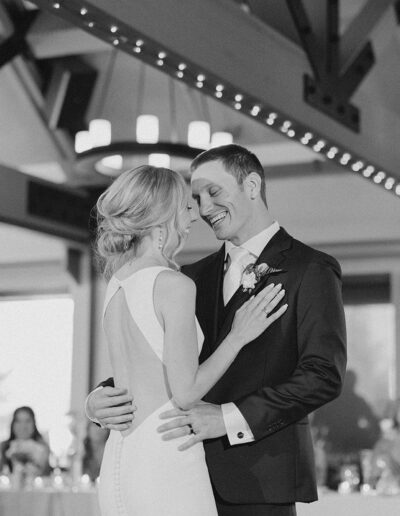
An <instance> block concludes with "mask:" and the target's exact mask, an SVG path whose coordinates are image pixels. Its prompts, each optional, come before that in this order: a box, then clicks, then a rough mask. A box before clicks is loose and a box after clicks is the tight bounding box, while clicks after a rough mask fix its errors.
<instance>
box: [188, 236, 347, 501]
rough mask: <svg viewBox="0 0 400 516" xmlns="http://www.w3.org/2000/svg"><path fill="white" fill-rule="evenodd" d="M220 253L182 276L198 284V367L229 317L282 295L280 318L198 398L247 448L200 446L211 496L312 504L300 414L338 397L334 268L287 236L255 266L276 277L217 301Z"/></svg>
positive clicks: (309, 458)
mask: <svg viewBox="0 0 400 516" xmlns="http://www.w3.org/2000/svg"><path fill="white" fill-rule="evenodd" d="M224 258H225V253H224V247H222V248H221V250H220V251H218V252H217V253H215V254H212V255H210V256H207V257H206V258H204V259H203V260H200V261H199V262H197V263H194V264H192V265H188V266H186V267H184V268H183V272H184V273H185V274H187V275H188V276H190V277H191V278H192V279H193V280H194V281H195V283H196V285H197V306H196V313H197V317H198V320H199V322H200V325H201V327H202V329H203V332H204V335H205V342H204V345H203V351H202V354H201V357H200V360H201V361H202V360H205V359H206V358H207V357H208V356H209V355H210V354H211V353H212V352H213V351H214V350H215V349H216V347H217V346H218V345H219V343H220V342H221V341H222V340H223V339H224V337H225V336H226V335H227V334H228V332H229V330H230V327H231V323H232V320H233V317H234V315H235V311H236V310H237V309H238V308H239V307H240V306H241V305H242V304H243V303H244V301H245V300H247V299H248V298H249V296H250V295H252V294H254V293H256V292H258V291H259V290H260V289H261V288H263V287H265V286H266V285H268V284H269V283H275V284H277V283H278V282H281V283H282V284H283V287H284V288H285V289H286V299H285V302H287V303H288V305H289V306H288V309H287V311H286V313H285V314H284V315H283V316H282V317H281V318H280V319H279V320H278V321H276V322H274V323H273V324H272V325H271V326H270V327H269V328H268V329H267V330H266V331H265V332H264V333H263V334H262V335H261V336H260V337H258V338H257V339H256V340H255V341H253V342H252V343H250V344H249V345H247V346H245V347H244V348H243V349H242V350H241V352H240V353H239V355H238V356H237V358H236V360H235V361H234V362H233V364H232V365H231V366H230V368H229V369H228V371H227V372H226V373H225V374H224V376H223V377H222V378H221V379H220V380H219V382H218V383H217V384H216V385H215V386H214V387H213V388H212V389H211V391H210V392H209V393H208V394H207V396H206V397H205V398H204V399H205V401H208V402H210V403H216V404H222V403H226V402H231V401H233V402H235V403H236V405H237V407H238V408H239V409H240V411H241V413H242V414H243V416H244V417H245V419H246V421H247V422H248V424H249V426H250V428H251V430H252V432H253V434H254V437H255V441H254V442H252V443H248V444H242V445H235V446H230V444H229V441H228V439H227V437H226V436H225V437H221V438H219V439H212V440H209V441H206V442H205V450H206V457H207V464H208V468H209V471H210V475H211V479H212V482H213V484H214V486H215V489H216V490H217V492H218V494H219V495H220V496H221V497H222V498H223V499H224V500H226V501H229V502H233V503H290V502H295V501H302V502H310V501H313V500H316V499H317V493H316V485H315V474H314V457H313V447H312V442H311V433H310V427H309V423H308V418H307V414H309V413H310V412H312V411H314V410H315V409H317V408H318V407H320V406H321V405H323V404H324V403H327V402H328V401H330V400H332V399H334V398H335V397H337V396H338V395H339V393H340V390H341V385H342V380H343V375H344V371H345V364H346V335H345V322H344V312H343V304H342V297H341V271H340V266H339V264H338V263H337V261H336V260H335V259H334V258H332V257H330V256H328V255H326V254H324V253H321V252H319V251H316V250H314V249H312V248H310V247H308V246H306V245H304V244H302V243H301V242H299V241H297V240H295V239H293V238H292V237H291V236H289V235H288V234H287V233H286V231H285V230H284V229H280V230H279V232H278V233H277V234H276V235H275V236H274V237H273V238H272V239H271V241H270V242H269V243H268V245H267V246H266V248H265V249H264V250H263V252H262V253H261V255H260V257H259V259H258V261H257V263H267V264H268V265H270V266H273V267H275V268H279V269H282V272H280V273H275V274H271V275H267V276H265V277H264V278H262V279H261V280H260V282H259V284H258V285H257V286H256V288H255V290H254V291H253V292H250V293H244V292H243V290H242V288H241V287H240V288H239V289H238V290H237V292H236V293H235V294H234V296H233V297H232V299H231V300H230V301H229V303H228V305H227V306H226V307H224V305H223V300H222V282H223V266H224Z"/></svg>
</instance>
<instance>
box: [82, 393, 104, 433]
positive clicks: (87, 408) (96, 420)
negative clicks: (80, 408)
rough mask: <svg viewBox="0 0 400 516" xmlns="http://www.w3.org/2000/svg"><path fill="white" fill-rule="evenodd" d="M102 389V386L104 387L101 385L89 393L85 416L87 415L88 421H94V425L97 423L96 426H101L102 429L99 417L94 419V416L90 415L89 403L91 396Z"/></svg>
mask: <svg viewBox="0 0 400 516" xmlns="http://www.w3.org/2000/svg"><path fill="white" fill-rule="evenodd" d="M102 388H103V386H102V385H100V386H99V387H96V388H95V389H93V390H92V391H90V392H89V394H88V396H87V398H86V400H85V414H86V417H87V418H88V419H90V421H93V423H96V425H99V426H101V427H102V426H103V425H102V424H101V423H100V421H99V420H98V419H97V417H93V416H92V415H91V414H90V411H89V405H88V403H89V398H90V396H91V395H92V394H93V393H94V392H96V391H98V390H99V389H102Z"/></svg>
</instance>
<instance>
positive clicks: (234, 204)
mask: <svg viewBox="0 0 400 516" xmlns="http://www.w3.org/2000/svg"><path fill="white" fill-rule="evenodd" d="M191 185H192V196H193V199H194V200H195V201H196V202H197V204H198V206H199V212H200V215H201V217H202V219H203V220H205V222H206V223H207V224H208V225H209V226H210V227H211V228H212V229H213V231H214V233H215V236H216V237H217V238H218V239H219V240H230V241H231V242H232V243H233V244H235V245H240V244H241V243H243V242H245V241H246V240H247V239H248V238H249V234H251V232H252V229H251V225H252V223H251V209H252V201H251V199H250V197H249V193H248V191H247V190H246V187H245V186H244V185H239V184H238V182H237V180H236V178H235V177H234V176H233V175H232V174H229V172H227V171H226V170H225V167H224V165H223V164H222V163H221V162H220V161H209V162H207V163H204V164H203V165H200V166H199V167H198V168H197V169H196V170H195V171H194V172H193V175H192V178H191Z"/></svg>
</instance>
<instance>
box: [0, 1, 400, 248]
mask: <svg viewBox="0 0 400 516" xmlns="http://www.w3.org/2000/svg"><path fill="white" fill-rule="evenodd" d="M46 1H47V0H40V1H39V0H38V4H45V3H46ZM65 1H66V0H64V2H65ZM68 2H70V3H71V4H72V3H76V2H77V0H68ZM89 3H90V4H93V5H98V6H99V8H100V7H101V8H102V9H107V7H108V6H111V4H112V5H113V6H117V5H119V3H120V4H121V5H122V4H123V5H125V6H127V5H128V4H127V3H121V2H118V1H117V0H88V1H86V4H89ZM302 3H303V4H304V5H305V6H306V7H307V8H309V9H311V8H312V7H313V6H315V5H317V4H318V5H320V4H322V2H315V0H302ZM189 4H190V5H189ZM284 4H286V2H283V1H278V0H247V1H246V2H243V1H238V0H218V1H217V0H185V5H187V6H188V7H187V13H186V15H187V18H184V17H183V18H182V20H181V21H180V23H179V24H177V25H176V26H175V25H174V24H173V23H172V21H174V20H175V19H180V18H179V17H178V15H177V13H178V11H179V9H181V8H182V9H183V7H181V6H182V5H183V4H182V3H181V2H180V0H163V3H162V4H160V3H159V1H158V2H157V1H156V0H130V2H129V5H132V9H133V8H134V7H135V8H136V11H135V17H136V18H137V20H138V21H137V23H138V24H139V26H140V27H141V28H142V27H143V30H144V29H146V30H148V32H149V34H150V33H151V34H152V36H153V38H154V39H155V41H157V42H158V41H160V46H161V42H163V45H164V42H167V43H168V44H169V45H170V47H168V46H167V43H165V47H164V48H171V52H175V53H176V52H178V50H179V52H182V54H183V55H185V54H186V55H190V56H193V57H192V59H193V61H194V62H197V63H202V59H203V56H207V61H203V65H204V66H205V67H209V70H210V74H211V73H213V74H217V73H218V76H219V77H222V78H225V79H226V82H227V83H228V82H231V83H235V84H236V85H238V88H239V86H240V87H242V88H243V90H242V91H246V90H248V91H252V92H253V93H254V96H256V95H258V96H259V97H260V98H262V99H263V100H265V101H266V102H267V101H268V102H269V103H270V104H271V105H272V107H274V108H276V110H277V111H278V110H281V111H282V112H285V113H287V114H288V116H292V118H293V120H297V121H299V122H301V123H302V124H303V125H304V126H307V124H309V126H310V127H313V128H314V129H319V130H320V131H321V134H322V135H326V136H327V137H328V138H331V139H332V141H334V142H338V144H341V145H342V146H343V148H346V147H347V148H349V149H351V150H352V151H354V153H358V155H360V156H366V158H368V159H371V160H375V162H376V163H377V166H381V167H386V170H388V171H390V173H391V174H393V177H395V176H396V177H397V176H398V177H399V179H400V170H399V168H398V163H400V146H398V145H397V144H396V142H398V141H399V139H400V96H399V94H398V85H399V84H400V39H399V36H400V32H399V26H398V22H397V19H396V16H395V10H394V2H390V1H389V0H341V1H340V20H339V33H340V34H341V35H342V36H344V35H346V34H347V35H348V34H349V31H350V32H352V31H353V29H354V32H357V20H358V19H360V17H362V16H364V21H363V24H364V26H365V31H364V32H365V37H364V36H363V37H364V39H363V41H364V42H365V40H367V39H368V40H371V41H372V43H373V49H374V54H375V60H376V62H375V64H374V66H373V67H372V69H371V70H370V72H369V73H368V74H367V75H366V76H365V77H364V78H363V81H362V82H361V84H360V86H359V88H358V89H357V90H356V91H355V93H354V95H353V96H352V98H351V102H352V103H354V104H355V105H356V106H358V107H360V110H361V114H362V122H363V123H362V126H361V130H360V132H359V133H358V134H355V133H353V132H352V131H349V130H348V129H346V128H345V127H344V126H342V125H341V124H338V123H337V122H336V121H333V120H332V119H331V118H329V117H327V116H326V115H324V114H321V113H320V112H318V110H316V109H314V108H312V107H310V106H307V105H306V103H305V102H304V99H303V91H302V77H303V74H304V73H310V64H309V63H308V59H307V56H306V53H305V52H304V50H303V48H302V47H301V42H300V40H299V37H298V35H297V33H296V30H295V27H294V24H293V22H292V20H291V18H290V17H289V16H288V11H287V9H285V8H284ZM383 4H385V6H386V8H385V9H383V7H382V5H383ZM391 4H392V5H391ZM129 5H128V7H129ZM310 6H311V7H310ZM377 6H378V7H377ZM379 6H380V7H379ZM138 7H141V9H139V8H138ZM373 8H375V12H374V11H373ZM156 9H158V10H159V11H160V15H159V20H163V24H160V23H159V21H158V25H157V24H155V25H152V20H153V21H154V12H155V10H156ZM174 9H176V12H175V11H174ZM376 9H378V10H376ZM168 10H171V13H169V12H168ZM368 10H369V13H370V14H369V17H366V16H365V13H366V11H368ZM192 11H193V12H192ZM202 11H207V12H209V18H207V17H206V15H204V18H201V16H202ZM378 11H379V12H378ZM371 12H372V14H371ZM183 14H184V13H183ZM26 15H28V16H29V15H33V16H34V18H32V20H31V24H30V25H29V24H27V25H28V26H27V27H26V34H22V36H21V41H19V42H18V44H17V45H16V49H17V50H18V51H17V52H16V53H15V56H14V57H12V58H11V59H9V60H8V61H7V62H6V63H5V64H4V65H3V66H2V67H0V141H1V142H2V145H1V146H0V173H1V165H6V166H7V167H9V169H11V168H12V169H15V170H16V171H23V172H25V173H27V174H30V175H33V176H37V177H40V178H44V179H46V180H48V181H51V182H55V183H65V184H68V185H70V186H73V187H81V186H84V187H86V188H88V187H89V189H90V188H91V187H94V188H95V187H98V186H100V187H102V186H103V185H104V184H105V183H104V178H102V177H100V176H99V175H98V174H89V175H82V174H80V173H79V172H78V171H77V169H76V166H75V153H74V150H73V139H72V138H71V135H70V134H69V131H68V130H66V129H65V128H64V129H62V128H59V127H58V128H57V127H54V126H52V125H51V123H50V122H49V115H50V114H51V110H50V109H49V106H50V105H52V104H51V102H50V101H49V84H50V80H51V77H52V73H53V72H54V70H55V69H56V67H57V66H64V65H65V63H66V62H67V61H66V60H68V63H71V62H78V61H79V62H81V63H84V64H85V65H87V66H89V67H91V68H93V69H94V70H95V71H96V72H97V79H96V82H95V84H94V89H93V92H92V94H91V95H90V98H89V99H88V102H87V106H85V108H86V109H85V116H84V119H85V121H86V122H88V121H89V120H90V119H91V118H93V117H98V116H103V117H106V118H109V119H110V120H111V122H112V128H113V138H114V139H115V140H129V139H133V138H134V137H135V120H136V117H137V115H138V114H139V112H148V113H150V112H151V113H154V114H157V115H158V116H159V118H160V124H161V138H162V139H170V138H171V133H175V138H176V139H178V140H179V141H184V140H185V138H186V131H187V124H188V122H189V121H190V120H193V119H195V118H196V119H198V118H205V119H207V120H208V121H209V122H210V123H211V126H212V130H213V131H217V130H228V131H230V132H232V133H233V135H234V141H235V143H238V144H242V145H244V146H246V147H248V148H250V149H252V150H254V151H255V152H256V154H257V156H259V158H260V161H261V162H262V164H263V166H264V167H265V169H266V171H267V173H268V176H269V177H270V178H272V180H271V181H270V185H269V188H270V192H272V193H271V196H270V197H271V198H272V202H271V203H270V204H271V207H272V210H273V212H274V213H275V214H276V216H277V218H278V219H279V220H280V221H282V222H283V223H284V224H285V225H287V227H290V228H293V229H294V230H295V233H296V234H298V235H299V236H300V237H302V238H304V239H305V240H306V241H308V242H318V241H322V242H328V241H340V240H345V241H351V240H352V239H354V238H356V239H359V240H363V241H366V240H368V239H369V238H373V239H375V240H379V239H398V224H397V223H396V222H394V221H395V220H396V218H397V221H398V220H399V212H398V199H397V198H395V197H393V196H392V197H389V198H388V199H387V201H386V200H385V199H386V198H387V196H388V193H387V192H386V191H385V189H382V188H381V191H377V187H376V186H381V185H375V184H374V182H373V181H368V182H366V181H365V178H363V177H359V176H360V174H354V172H352V171H351V170H349V169H348V168H347V169H346V168H343V167H340V166H339V165H338V164H337V163H334V162H333V161H332V160H329V159H326V157H324V155H323V154H321V153H318V152H315V151H313V150H312V148H310V147H307V146H305V145H302V144H300V143H299V142H298V141H295V139H290V138H288V137H287V135H286V136H285V135H284V134H282V131H280V130H279V128H277V129H278V130H276V129H275V130H273V129H270V128H269V127H268V126H267V125H266V124H265V123H260V122H259V121H257V120H256V119H255V118H254V117H251V116H248V115H245V114H243V113H242V112H240V111H237V110H235V109H233V108H232V106H231V105H227V104H225V103H223V102H220V101H218V100H215V98H213V96H209V95H208V96H206V95H204V94H203V93H202V91H201V90H200V89H198V88H196V87H189V86H188V84H187V83H185V82H182V81H177V80H172V79H171V78H170V76H169V75H168V74H166V73H163V72H162V71H161V70H160V68H157V67H154V66H149V65H148V64H143V61H140V60H139V59H136V58H135V56H132V55H128V54H127V53H125V52H121V51H119V50H116V49H115V47H113V46H112V45H110V44H108V43H106V42H105V41H103V40H102V39H99V38H97V37H94V36H93V35H92V34H90V33H88V32H87V31H84V30H82V29H81V28H79V27H77V26H75V25H74V24H72V23H71V22H70V21H68V20H66V19H64V18H61V17H59V16H56V15H54V13H52V12H49V11H48V10H47V9H43V10H39V9H38V8H37V7H36V5H35V4H32V3H30V2H25V1H22V0H0V45H1V44H2V43H4V42H7V41H8V38H10V37H12V36H13V35H15V34H19V33H20V31H21V28H23V25H24V23H22V22H23V21H24V20H25V21H26V18H25V16H26ZM317 15H318V13H315V16H317ZM373 15H374V16H375V19H374V16H373ZM194 18H196V19H195V21H194V22H193V25H190V30H186V31H184V30H182V27H185V26H186V27H189V21H193V19H194ZM171 20H172V21H171ZM372 20H373V21H374V23H373V21H372ZM197 21H198V24H197V25H196V23H197ZM195 22H196V23H195ZM147 25H148V27H149V28H147ZM155 27H156V29H157V30H156V29H155ZM170 27H173V29H174V30H173V31H171V29H170ZM221 27H222V30H221ZM175 29H176V30H175ZM204 35H206V37H204ZM218 37H221V55H222V56H223V58H222V59H219V55H218V51H217V50H219V49H216V48H217V44H216V45H215V47H214V49H213V48H212V47H210V45H211V43H210V41H212V42H213V43H214V41H217V42H218V41H219V40H218ZM264 39H265V45H264V46H263V47H262V48H261V49H257V48H256V46H255V44H256V43H257V42H262V41H264ZM182 42H184V44H182ZM274 43H276V46H274ZM350 43H351V41H350ZM353 43H354V42H353ZM0 48H1V47H0ZM161 48H162V47H161ZM177 49H178V50H177ZM246 49H247V50H246ZM242 51H243V53H242ZM115 52H116V54H115V55H116V59H115V64H114V67H113V70H112V72H111V73H109V72H110V68H109V65H110V60H111V56H112V53H115ZM246 52H247V53H246ZM3 56H4V54H3V55H2V52H1V51H0V64H1V63H2V62H3V61H2V59H3ZM188 62H189V59H188ZM199 66H200V65H199ZM249 71H250V72H249ZM141 81H142V83H143V84H144V95H143V98H142V99H141V100H140V99H139V98H138V91H139V89H140V88H139V83H140V82H141ZM105 85H107V86H106V87H105ZM171 92H172V95H173V98H174V99H175V107H174V105H172V104H173V103H172V104H171V100H170V98H171ZM175 118H176V123H172V124H171V120H174V119H175ZM173 168H174V167H173ZM377 170H379V169H378V168H377ZM10 172H11V171H10V170H8V173H10ZM16 174H18V172H16ZM0 179H1V177H0ZM0 184H1V182H0ZM3 184H4V183H3ZM375 192H376V193H375ZM374 202H376V204H377V205H376V206H374V207H373V208H372V209H371V206H372V205H373V204H374ZM11 204H12V203H11ZM0 205H3V206H4V203H3V202H2V192H1V188H0ZM2 210H3V209H0V219H1V220H7V218H6V219H4V217H2V215H3V214H2ZM3 211H4V210H3ZM368 217H370V219H371V221H372V223H371V221H370V222H369V223H368V224H367V225H366V224H365V221H366V220H368ZM30 219H32V217H30ZM348 221H351V223H348ZM319 223H321V224H322V225H323V227H324V228H325V231H324V232H323V233H321V231H320V229H319V228H320V227H321V226H320V225H319ZM17 224H19V225H22V226H23V225H26V226H28V227H32V226H31V225H30V224H31V222H30V223H29V224H25V223H24V222H23V221H22V217H21V218H20V219H18V221H17ZM382 228H383V229H382ZM39 229H40V228H39ZM43 230H44V231H46V228H44V229H43ZM2 231H5V237H7V238H5V239H8V236H9V233H10V230H9V228H7V227H6V228H5V229H4V227H3V228H2V226H0V234H2V233H1V232H2ZM199 231H200V232H202V231H204V232H206V229H204V228H200V225H199ZM52 232H53V233H54V231H52ZM371 235H372V236H371ZM19 237H21V238H19ZM18 239H19V242H22V241H26V242H29V239H28V238H25V236H23V234H22V233H21V234H20V233H19V236H18ZM191 239H192V240H191V242H189V243H190V245H191V248H193V249H195V251H196V252H197V250H198V247H199V246H201V248H202V249H203V250H204V248H206V247H207V246H208V247H209V248H210V249H211V248H212V247H213V246H215V245H216V243H215V242H214V241H213V240H212V235H210V234H208V233H207V234H204V235H203V234H201V238H200V237H199V235H198V234H197V233H196V232H194V235H193V236H191ZM2 240H3V239H2V238H0V241H2ZM42 244H43V243H42V242H41V241H40V242H38V246H37V247H38V249H42ZM189 247H190V246H189ZM45 248H46V246H44V247H43V249H45ZM18 249H19V248H18ZM46 252H47V251H46ZM56 252H58V250H57V251H56ZM17 254H18V256H27V255H28V254H29V253H24V252H20V250H18V253H17Z"/></svg>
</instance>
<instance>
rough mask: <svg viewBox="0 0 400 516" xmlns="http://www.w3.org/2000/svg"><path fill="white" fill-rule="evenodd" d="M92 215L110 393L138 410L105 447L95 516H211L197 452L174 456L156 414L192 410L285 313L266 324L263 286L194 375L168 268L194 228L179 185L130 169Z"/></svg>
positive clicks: (195, 337) (194, 355) (271, 291)
mask: <svg viewBox="0 0 400 516" xmlns="http://www.w3.org/2000/svg"><path fill="white" fill-rule="evenodd" d="M97 212H98V236H97V252H98V255H99V257H100V259H101V262H102V266H103V273H104V276H105V278H106V279H107V280H108V287H107V291H106V298H105V303H104V312H103V325H104V331H105V333H106V337H107V342H108V348H109V356H110V361H111V366H112V369H113V375H114V379H115V385H116V386H119V387H124V388H126V389H127V390H128V392H129V393H130V394H133V393H134V395H135V403H136V405H137V407H138V409H137V411H136V413H135V419H134V421H133V424H132V426H131V428H130V429H129V430H126V431H122V432H117V431H112V432H111V434H110V437H109V439H108V441H107V444H106V448H105V452H104V457H103V462H102V467H101V473H100V484H99V500H100V507H101V513H102V516H118V515H121V516H134V515H135V516H160V515H162V514H164V515H171V516H172V515H174V516H187V515H188V514H190V515H191V516H213V515H216V514H217V511H216V507H215V502H214V498H213V492H212V487H211V483H210V479H209V476H208V471H207V466H206V462H205V458H204V450H203V445H202V443H198V444H196V445H195V446H193V447H191V448H190V449H188V450H185V451H180V450H179V449H178V447H179V444H181V443H180V442H179V439H176V440H172V441H165V440H163V439H162V438H161V436H160V434H159V433H157V430H156V428H157V427H158V426H159V424H160V423H159V414H160V413H161V412H164V411H166V410H168V409H171V408H174V407H177V406H178V407H181V408H183V409H188V408H190V407H191V406H192V405H194V404H195V403H197V402H199V401H200V400H201V398H202V397H203V396H204V395H205V394H206V393H207V392H208V390H209V389H210V388H211V387H212V386H213V385H214V384H215V383H216V382H217V381H218V379H219V378H220V377H221V376H222V375H223V374H224V372H225V371H226V370H227V369H228V367H229V366H230V364H231V363H232V362H233V360H234V359H235V357H236V356H237V354H238V353H239V352H240V350H241V349H242V348H243V347H244V346H245V345H246V344H248V343H249V342H251V341H252V340H254V339H255V338H256V337H257V336H258V335H260V334H261V333H262V332H264V331H265V330H266V328H267V327H268V326H269V325H270V324H271V323H272V322H273V321H275V320H276V319H277V318H278V317H280V316H281V315H282V314H283V312H284V311H285V309H286V307H282V308H280V309H279V310H277V311H276V312H275V313H274V314H273V315H271V316H266V315H265V314H266V313H269V312H271V311H272V310H273V308H274V307H275V306H276V305H277V304H278V303H279V301H280V300H281V299H282V297H283V295H282V292H281V291H280V287H279V286H278V287H272V286H269V287H266V288H265V289H264V290H262V291H261V292H260V293H259V294H258V295H257V296H253V297H252V298H250V299H249V300H248V301H247V302H246V303H245V304H244V305H243V306H242V307H241V308H240V309H239V310H238V311H237V313H236V316H235V319H234V321H233V324H232V328H231V331H230V333H229V334H228V336H227V337H226V338H225V340H224V341H223V342H222V343H221V344H220V346H219V347H218V348H217V350H216V351H215V352H214V354H213V355H212V356H210V358H208V359H207V360H206V361H205V362H204V363H203V364H201V365H200V366H199V362H198V356H199V351H200V349H201V345H202V342H203V334H202V331H201V328H200V326H199V324H198V322H197V320H196V318H195V296H196V292H195V285H194V283H193V282H192V280H191V279H189V278H187V277H186V276H185V275H183V274H182V273H180V272H179V267H178V265H177V264H176V262H175V260H174V257H175V255H176V254H177V253H178V252H179V251H180V250H181V249H182V247H183V244H184V242H185V239H186V238H187V235H188V233H189V229H190V226H191V224H192V223H193V222H194V221H195V220H196V216H195V214H194V211H193V210H192V207H191V205H190V202H189V195H188V191H187V187H186V185H185V182H184V180H183V178H182V177H181V176H180V174H178V173H176V172H173V171H172V170H167V169H164V168H155V167H151V166H142V167H139V168H137V169H134V170H129V171H127V172H125V173H123V174H122V175H121V176H119V177H118V179H116V180H115V182H114V183H113V184H112V185H111V186H110V187H109V188H108V189H107V190H106V191H105V192H104V193H103V194H102V195H101V196H100V198H99V200H98V202H97ZM187 430H188V434H189V433H191V432H193V430H192V429H191V428H190V427H189V426H188V429H187ZM181 439H182V443H183V442H184V440H185V438H184V437H183V438H181Z"/></svg>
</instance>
